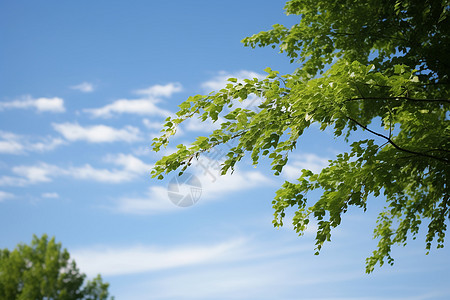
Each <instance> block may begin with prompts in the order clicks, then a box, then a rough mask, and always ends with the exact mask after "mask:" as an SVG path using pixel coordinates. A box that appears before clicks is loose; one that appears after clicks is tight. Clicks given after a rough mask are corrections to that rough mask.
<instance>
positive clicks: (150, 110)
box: [83, 99, 171, 118]
mask: <svg viewBox="0 0 450 300" xmlns="http://www.w3.org/2000/svg"><path fill="white" fill-rule="evenodd" d="M157 102H158V101H156V100H154V99H135V100H130V99H120V100H116V101H114V102H113V103H111V104H108V105H106V106H103V107H100V108H90V109H84V110H83V111H84V112H87V113H89V114H91V115H92V116H93V117H102V118H110V117H112V116H113V114H114V113H116V114H125V113H126V114H137V115H146V116H161V117H167V116H169V115H170V114H171V112H170V111H168V110H165V109H161V108H159V107H158V106H156V104H155V103H157Z"/></svg>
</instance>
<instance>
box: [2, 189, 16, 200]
mask: <svg viewBox="0 0 450 300" xmlns="http://www.w3.org/2000/svg"><path fill="white" fill-rule="evenodd" d="M14 197H15V196H14V195H13V194H11V193H7V192H4V191H0V202H2V201H5V200H7V199H12V198H14Z"/></svg>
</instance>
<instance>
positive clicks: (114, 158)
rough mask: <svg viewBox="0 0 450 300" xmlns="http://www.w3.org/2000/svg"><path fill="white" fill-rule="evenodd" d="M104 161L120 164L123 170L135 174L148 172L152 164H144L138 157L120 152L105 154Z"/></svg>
mask: <svg viewBox="0 0 450 300" xmlns="http://www.w3.org/2000/svg"><path fill="white" fill-rule="evenodd" d="M105 161H106V162H110V163H113V164H115V165H118V166H121V167H123V169H124V170H125V171H129V172H132V173H137V174H143V173H146V172H150V170H151V169H152V168H153V165H150V164H146V163H144V162H143V161H142V160H140V159H139V158H137V157H135V156H133V155H130V154H123V153H120V154H116V155H108V156H106V158H105Z"/></svg>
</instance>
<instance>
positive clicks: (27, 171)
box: [12, 163, 60, 183]
mask: <svg viewBox="0 0 450 300" xmlns="http://www.w3.org/2000/svg"><path fill="white" fill-rule="evenodd" d="M12 171H13V173H15V174H16V175H19V176H21V177H24V179H25V180H26V181H27V182H28V183H39V182H50V181H51V178H50V177H52V176H55V175H57V174H58V173H60V169H59V168H58V167H56V166H52V165H48V164H45V163H41V164H38V165H36V166H17V167H14V168H13V169H12Z"/></svg>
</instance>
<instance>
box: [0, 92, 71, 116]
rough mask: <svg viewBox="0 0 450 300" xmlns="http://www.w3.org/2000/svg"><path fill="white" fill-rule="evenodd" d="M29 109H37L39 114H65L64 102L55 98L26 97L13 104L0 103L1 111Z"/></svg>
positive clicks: (12, 102)
mask: <svg viewBox="0 0 450 300" xmlns="http://www.w3.org/2000/svg"><path fill="white" fill-rule="evenodd" d="M13 108H17V109H27V108H35V109H36V110H37V111H38V112H54V113H62V112H65V111H66V109H65V108H64V100H63V99H61V98H58V97H54V98H37V99H34V98H32V97H31V96H25V97H23V98H22V99H20V100H14V101H11V102H0V111H1V110H4V109H13Z"/></svg>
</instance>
